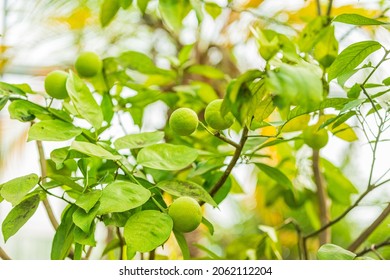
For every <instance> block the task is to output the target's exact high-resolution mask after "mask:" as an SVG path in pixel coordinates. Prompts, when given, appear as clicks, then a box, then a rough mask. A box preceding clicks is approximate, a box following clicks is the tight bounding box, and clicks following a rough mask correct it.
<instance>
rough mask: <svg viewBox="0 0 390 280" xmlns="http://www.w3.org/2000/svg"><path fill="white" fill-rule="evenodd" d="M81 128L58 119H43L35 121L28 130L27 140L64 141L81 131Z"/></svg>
mask: <svg viewBox="0 0 390 280" xmlns="http://www.w3.org/2000/svg"><path fill="white" fill-rule="evenodd" d="M82 132H83V131H82V129H81V128H79V127H75V126H74V125H73V124H71V123H67V122H63V121H60V120H45V121H41V122H38V123H35V124H34V125H33V126H31V128H30V130H29V132H28V140H29V141H31V140H40V141H65V140H70V139H72V138H74V137H76V136H78V135H80V134H81V133H82Z"/></svg>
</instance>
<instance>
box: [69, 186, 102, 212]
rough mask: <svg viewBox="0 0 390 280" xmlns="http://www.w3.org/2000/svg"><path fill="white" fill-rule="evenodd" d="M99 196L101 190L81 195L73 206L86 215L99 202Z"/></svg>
mask: <svg viewBox="0 0 390 280" xmlns="http://www.w3.org/2000/svg"><path fill="white" fill-rule="evenodd" d="M101 196H102V191H101V190H93V191H90V192H87V193H83V194H81V195H80V196H79V197H78V198H77V199H76V201H75V204H76V205H77V206H78V207H80V208H81V209H83V210H84V211H85V212H87V213H88V212H89V211H90V210H91V209H92V208H93V207H94V206H95V204H96V203H97V202H98V201H99V199H100V197H101Z"/></svg>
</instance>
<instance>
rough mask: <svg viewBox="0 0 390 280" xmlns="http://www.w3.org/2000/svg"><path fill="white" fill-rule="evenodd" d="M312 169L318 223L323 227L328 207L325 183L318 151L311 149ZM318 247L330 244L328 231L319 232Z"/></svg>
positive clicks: (326, 218) (326, 221)
mask: <svg viewBox="0 0 390 280" xmlns="http://www.w3.org/2000/svg"><path fill="white" fill-rule="evenodd" d="M312 168H313V174H314V183H315V184H316V186H317V197H318V204H319V212H320V222H321V226H325V225H326V224H328V223H329V207H328V202H327V197H326V190H325V188H326V183H325V180H324V176H323V174H322V173H321V170H320V151H319V150H317V149H313V161H312ZM319 238H320V245H323V244H325V243H329V242H330V229H329V228H325V229H324V230H323V231H322V232H320V236H319Z"/></svg>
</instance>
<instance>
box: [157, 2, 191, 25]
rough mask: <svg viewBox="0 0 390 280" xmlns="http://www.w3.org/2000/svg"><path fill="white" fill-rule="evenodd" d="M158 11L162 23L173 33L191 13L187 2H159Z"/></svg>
mask: <svg viewBox="0 0 390 280" xmlns="http://www.w3.org/2000/svg"><path fill="white" fill-rule="evenodd" d="M159 11H160V13H161V16H162V19H163V21H164V23H165V24H166V25H167V26H168V27H169V28H170V29H172V30H173V31H175V32H178V31H179V30H180V29H181V27H182V22H183V19H184V18H185V17H186V16H187V14H188V13H189V12H190V11H191V5H190V1H189V0H160V1H159Z"/></svg>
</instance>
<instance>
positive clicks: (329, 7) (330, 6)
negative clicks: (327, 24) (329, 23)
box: [326, 0, 333, 17]
mask: <svg viewBox="0 0 390 280" xmlns="http://www.w3.org/2000/svg"><path fill="white" fill-rule="evenodd" d="M332 7H333V0H329V4H328V9H327V10H326V15H327V16H328V17H329V16H330V14H331V13H332Z"/></svg>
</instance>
